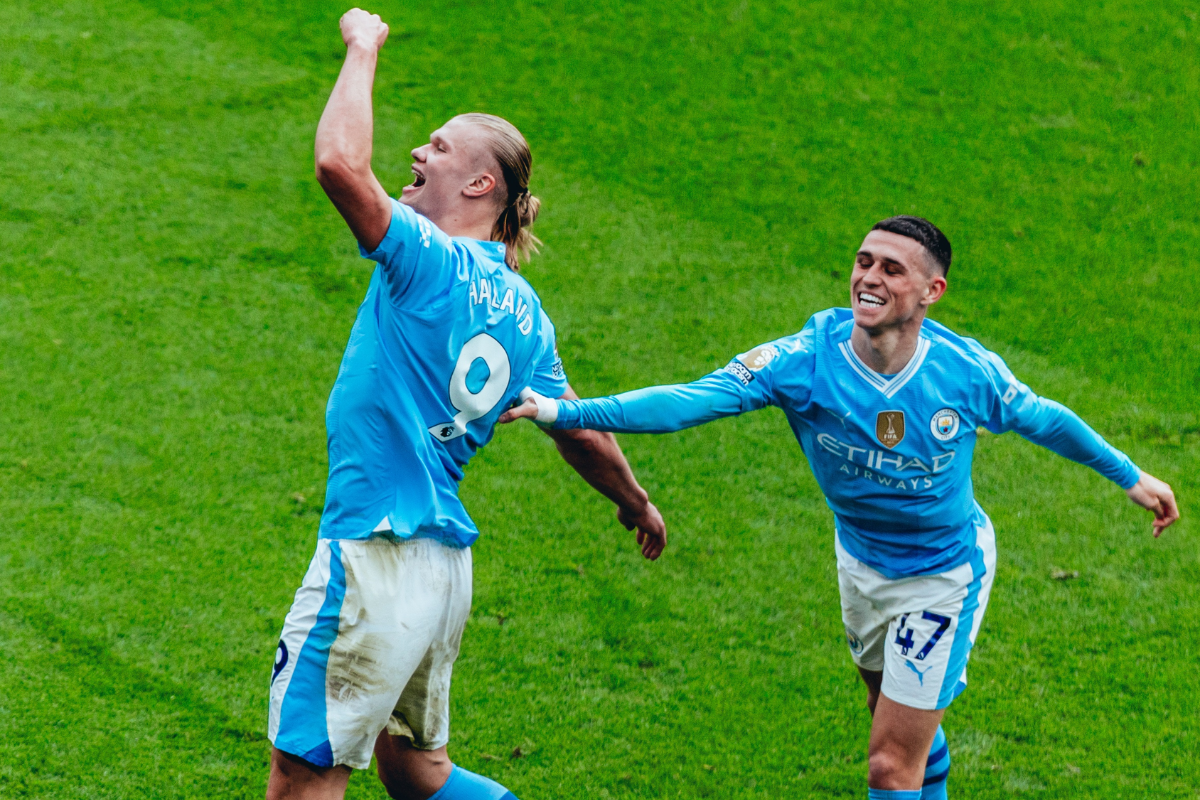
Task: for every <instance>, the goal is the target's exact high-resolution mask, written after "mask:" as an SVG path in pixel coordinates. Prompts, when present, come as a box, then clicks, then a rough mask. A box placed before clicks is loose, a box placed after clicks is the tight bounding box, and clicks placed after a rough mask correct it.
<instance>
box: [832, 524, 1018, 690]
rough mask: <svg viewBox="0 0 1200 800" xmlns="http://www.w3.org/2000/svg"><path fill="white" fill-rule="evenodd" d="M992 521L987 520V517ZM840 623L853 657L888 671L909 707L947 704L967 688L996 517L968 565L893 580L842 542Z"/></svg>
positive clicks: (886, 682) (888, 681)
mask: <svg viewBox="0 0 1200 800" xmlns="http://www.w3.org/2000/svg"><path fill="white" fill-rule="evenodd" d="M985 520H986V518H985ZM836 549H837V565H838V589H839V591H840V594H841V597H842V622H843V624H844V625H845V626H846V642H847V643H848V644H849V645H850V655H851V657H852V658H853V659H854V663H855V664H857V665H858V666H859V667H862V668H863V669H865V670H869V671H871V672H883V689H882V691H883V694H885V695H886V696H887V697H888V698H889V699H891V700H894V701H896V702H897V703H900V704H902V705H906V706H909V707H910V708H923V709H936V708H946V707H947V706H948V705H950V703H951V702H953V700H954V698H956V697H958V695H959V694H961V693H962V691H963V689H965V688H967V658H968V657H969V656H970V654H971V648H972V646H974V644H975V637H976V636H977V635H978V634H979V624H980V622H982V621H983V612H984V611H985V610H986V609H987V603H988V595H989V594H991V590H992V577H993V575H994V574H995V572H996V534H995V532H994V531H993V530H992V523H991V520H986V524H985V525H983V526H981V527H979V528H976V530H975V552H974V554H973V555H972V557H971V560H970V561H968V562H967V563H966V564H962V565H960V566H957V567H955V568H954V569H951V570H947V571H946V572H942V573H938V574H936V575H921V576H916V577H911V578H898V579H891V578H887V577H885V576H884V575H882V574H880V573H879V572H877V571H876V570H874V569H872V568H871V567H869V566H867V565H866V564H864V563H862V562H861V561H859V560H858V559H856V558H855V557H854V556H852V555H850V554H849V553H847V552H846V550H845V549H844V548H843V547H842V543H841V542H840V541H838V542H836Z"/></svg>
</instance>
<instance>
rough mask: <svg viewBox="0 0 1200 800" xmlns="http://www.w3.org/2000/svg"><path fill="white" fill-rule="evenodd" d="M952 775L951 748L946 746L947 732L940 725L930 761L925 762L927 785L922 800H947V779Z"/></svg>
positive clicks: (930, 751) (931, 750)
mask: <svg viewBox="0 0 1200 800" xmlns="http://www.w3.org/2000/svg"><path fill="white" fill-rule="evenodd" d="M949 775H950V748H949V746H948V745H947V744H946V732H945V731H943V730H942V726H941V725H938V729H937V734H936V735H935V736H934V737H933V746H932V747H930V748H929V760H928V761H926V762H925V784H924V786H923V788H922V789H921V800H946V778H947V777H948V776H949Z"/></svg>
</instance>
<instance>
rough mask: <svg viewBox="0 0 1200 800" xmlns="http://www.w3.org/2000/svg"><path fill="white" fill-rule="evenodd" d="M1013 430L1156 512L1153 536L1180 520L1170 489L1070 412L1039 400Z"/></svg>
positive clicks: (1028, 407)
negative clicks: (1104, 478) (1080, 466)
mask: <svg viewBox="0 0 1200 800" xmlns="http://www.w3.org/2000/svg"><path fill="white" fill-rule="evenodd" d="M1012 429H1013V430H1015V431H1016V432H1017V433H1019V434H1021V435H1022V436H1024V437H1025V438H1026V439H1028V440H1029V441H1031V442H1034V443H1035V444H1040V445H1042V446H1043V447H1046V448H1048V449H1050V450H1053V451H1054V452H1055V453H1058V454H1059V455H1060V456H1063V457H1065V458H1069V459H1071V460H1072V461H1078V462H1079V463H1080V464H1084V465H1086V466H1089V467H1091V468H1092V469H1094V470H1096V471H1097V472H1099V473H1100V474H1101V475H1103V476H1105V477H1106V478H1108V479H1110V480H1112V481H1114V482H1115V483H1116V484H1117V485H1119V486H1120V487H1121V488H1122V489H1124V490H1125V494H1126V495H1128V496H1129V499H1130V500H1132V501H1133V502H1135V503H1137V504H1138V505H1139V506H1141V507H1142V508H1145V509H1147V510H1149V511H1151V512H1153V513H1154V535H1155V536H1156V537H1157V536H1158V535H1160V534H1161V533H1162V532H1163V530H1165V529H1166V528H1168V527H1170V525H1171V524H1172V523H1174V522H1175V520H1177V519H1179V508H1178V506H1177V505H1176V504H1175V494H1174V493H1173V492H1172V491H1171V487H1170V486H1168V485H1167V484H1166V483H1164V482H1163V481H1160V480H1159V479H1158V478H1155V477H1154V476H1153V475H1151V474H1149V473H1147V472H1142V471H1141V470H1140V469H1138V468H1137V466H1136V465H1134V463H1133V462H1132V461H1131V460H1130V459H1129V457H1128V456H1126V455H1125V454H1124V453H1122V452H1121V451H1119V450H1117V449H1116V448H1114V447H1113V446H1112V445H1110V444H1109V443H1108V442H1106V441H1104V438H1103V437H1102V436H1101V435H1100V434H1098V433H1096V431H1094V430H1093V429H1092V428H1091V426H1089V425H1088V424H1087V423H1086V422H1084V421H1083V420H1082V419H1080V418H1079V416H1078V415H1077V414H1076V413H1075V412H1074V411H1072V410H1071V409H1069V408H1067V407H1066V406H1063V405H1062V404H1060V403H1056V402H1054V401H1053V400H1047V399H1046V398H1044V397H1037V398H1034V399H1032V400H1031V402H1029V403H1027V404H1025V405H1024V406H1023V407H1022V410H1021V412H1020V413H1019V415H1018V416H1017V418H1016V419H1015V420H1014V424H1013V426H1012Z"/></svg>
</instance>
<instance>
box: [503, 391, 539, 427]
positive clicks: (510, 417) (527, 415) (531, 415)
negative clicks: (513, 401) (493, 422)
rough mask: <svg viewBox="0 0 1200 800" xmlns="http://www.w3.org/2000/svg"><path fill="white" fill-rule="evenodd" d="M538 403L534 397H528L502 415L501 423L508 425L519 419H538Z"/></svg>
mask: <svg viewBox="0 0 1200 800" xmlns="http://www.w3.org/2000/svg"><path fill="white" fill-rule="evenodd" d="M537 414H538V404H537V400H534V399H533V398H532V397H529V398H526V400H525V402H523V403H519V404H518V405H515V406H513V407H512V408H510V409H509V410H508V411H505V412H504V413H503V414H501V415H500V419H499V422H500V424H501V425H507V424H508V423H510V422H516V421H517V420H519V419H537Z"/></svg>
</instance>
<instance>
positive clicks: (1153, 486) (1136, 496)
mask: <svg viewBox="0 0 1200 800" xmlns="http://www.w3.org/2000/svg"><path fill="white" fill-rule="evenodd" d="M1125 494H1127V495H1129V499H1130V500H1132V501H1133V502H1135V503H1137V504H1138V505H1139V506H1141V507H1142V508H1145V509H1147V510H1149V511H1152V512H1154V537H1155V538H1158V536H1159V534H1161V533H1162V532H1163V531H1164V530H1166V529H1167V528H1169V527H1170V526H1171V524H1172V523H1173V522H1175V520H1177V519H1179V506H1177V505H1175V493H1174V492H1172V491H1171V487H1170V486H1168V485H1167V484H1166V483H1164V482H1162V481H1160V480H1159V479H1158V478H1156V477H1154V476H1153V475H1151V474H1150V473H1149V472H1143V473H1142V477H1141V478H1139V479H1138V482H1137V483H1135V484H1134V485H1133V486H1130V487H1129V488H1128V489H1126V490H1125Z"/></svg>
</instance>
